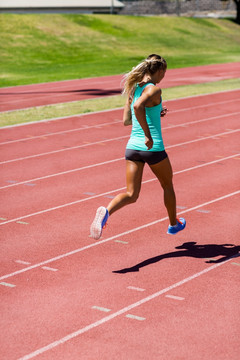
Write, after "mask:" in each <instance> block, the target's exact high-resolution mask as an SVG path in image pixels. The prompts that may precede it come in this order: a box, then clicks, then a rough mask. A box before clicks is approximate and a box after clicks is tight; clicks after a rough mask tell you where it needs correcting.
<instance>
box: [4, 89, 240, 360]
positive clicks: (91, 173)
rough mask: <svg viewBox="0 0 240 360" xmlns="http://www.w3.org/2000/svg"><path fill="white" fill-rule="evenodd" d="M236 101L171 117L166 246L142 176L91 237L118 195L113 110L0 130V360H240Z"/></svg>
mask: <svg viewBox="0 0 240 360" xmlns="http://www.w3.org/2000/svg"><path fill="white" fill-rule="evenodd" d="M239 95H240V91H231V92H225V93H218V94H213V95H209V96H200V97H193V98H188V99H181V100H180V99H179V100H176V101H169V102H168V104H167V105H168V108H170V110H171V111H170V112H169V114H168V115H167V116H166V117H165V118H164V119H163V124H162V126H163V128H164V131H163V134H164V139H165V144H166V148H167V151H168V153H169V156H170V158H171V162H172V165H173V169H174V183H175V189H176V193H177V199H178V212H179V215H181V214H182V216H184V217H185V218H186V219H187V227H186V230H184V231H183V232H182V233H180V234H178V235H176V236H169V235H167V234H166V229H167V226H168V221H167V218H166V211H165V208H164V206H163V200H162V190H161V188H160V185H159V184H158V182H157V181H156V179H155V178H154V177H153V175H152V173H151V172H150V170H149V169H148V168H147V167H146V168H145V172H144V179H143V185H142V191H141V196H140V198H139V199H138V202H137V203H135V204H133V205H131V206H129V207H126V208H124V209H122V210H121V211H119V212H118V213H117V214H116V215H113V216H112V217H111V218H110V219H109V225H108V227H107V229H106V230H104V234H103V238H101V240H100V241H98V242H95V241H93V239H91V238H89V237H88V234H89V226H90V223H91V221H92V219H93V217H94V214H95V209H96V208H97V207H98V206H99V205H106V204H107V203H108V201H109V200H110V198H109V197H111V196H114V195H115V194H117V193H118V192H119V191H122V190H123V189H124V188H125V174H124V160H123V153H124V148H125V145H126V142H127V137H128V136H129V131H130V128H128V127H123V126H122V125H121V123H120V116H121V114H120V111H119V110H116V111H108V112H104V113H96V114H89V115H83V116H78V117H72V118H70V119H69V120H66V119H64V120H63V119H58V120H56V121H48V122H41V123H36V124H29V125H23V126H16V127H12V128H5V129H1V130H0V134H1V140H0V146H1V154H2V155H1V164H0V166H1V167H2V170H3V171H1V183H0V184H1V185H0V186H1V187H0V193H1V204H2V207H1V213H0V217H1V222H0V229H1V231H2V233H3V235H2V237H1V239H2V242H1V249H2V251H1V264H2V266H1V273H2V275H1V276H0V292H1V307H2V322H1V328H0V330H1V334H4V336H2V337H1V343H0V345H1V356H2V359H7V360H12V359H22V360H23V359H24V360H27V359H35V358H37V359H45V360H55V359H56V360H59V359H64V360H65V359H66V360H68V359H69V360H72V359H84V360H85V359H89V360H90V359H91V360H92V359H97V360H102V359H121V360H123V359H130V360H135V359H143V360H145V359H164V360H165V359H168V360H175V359H184V360H190V359H191V360H192V359H193V358H194V359H197V360H202V359H212V360H215V359H216V358H217V359H220V360H226V359H231V360H237V359H238V358H239V350H240V344H239V336H238V334H239V330H240V325H239V321H238V319H239V315H240V311H239V279H240V260H239V250H240V243H239V215H238V214H239V212H238V208H239V194H240V191H239V175H240V174H239V172H240V171H239V164H240V163H239V161H240V149H239V113H240V106H239V103H238V102H237V101H236V100H237V99H238V98H239ZM226 106H227V109H228V112H227V113H226ZM87 126H88V128H87V129H86V127H87ZM116 138H118V139H116ZM82 145H84V146H83V147H82ZM106 174H107V176H106ZM120 189H122V190H120ZM221 260H225V261H221Z"/></svg>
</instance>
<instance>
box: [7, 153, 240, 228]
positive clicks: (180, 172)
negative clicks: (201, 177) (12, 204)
mask: <svg viewBox="0 0 240 360" xmlns="http://www.w3.org/2000/svg"><path fill="white" fill-rule="evenodd" d="M238 155H240V154H234V155H231V156H227V157H226V158H221V159H218V160H213V161H210V162H208V163H204V164H200V165H196V166H193V167H190V168H187V169H183V170H179V171H175V172H174V173H173V174H174V175H178V174H182V173H184V172H187V171H191V170H196V169H199V168H201V167H204V166H208V165H212V164H216V163H218V162H221V161H224V160H228V159H232V158H235V157H236V156H238ZM156 180H157V178H153V179H149V180H145V181H143V182H142V184H147V183H149V182H152V181H156ZM124 189H126V186H124V187H121V188H118V189H114V190H110V191H107V192H105V193H101V194H98V195H93V196H90V197H88V198H84V199H80V200H76V201H73V202H70V203H66V204H63V205H59V206H55V207H53V208H49V209H45V210H41V211H38V212H36V213H32V214H28V215H24V216H21V217H18V218H15V219H11V220H7V221H4V222H2V223H0V226H2V225H5V224H9V223H12V222H16V221H19V220H22V219H26V218H29V217H32V216H36V215H41V214H44V213H47V212H50V211H54V210H58V209H62V208H65V207H68V206H71V205H76V204H79V203H81V202H85V201H89V200H92V199H96V198H98V197H102V196H105V195H108V194H112V193H114V192H117V191H122V190H124Z"/></svg>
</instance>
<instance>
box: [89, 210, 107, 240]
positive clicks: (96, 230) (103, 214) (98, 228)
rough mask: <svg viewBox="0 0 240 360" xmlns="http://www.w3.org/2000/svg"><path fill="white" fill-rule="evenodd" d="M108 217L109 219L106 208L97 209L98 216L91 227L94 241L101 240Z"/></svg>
mask: <svg viewBox="0 0 240 360" xmlns="http://www.w3.org/2000/svg"><path fill="white" fill-rule="evenodd" d="M108 217H109V213H108V210H107V209H106V208H105V207H103V206H100V207H99V208H98V209H97V212H96V216H95V218H94V220H93V222H92V225H91V227H90V235H91V237H92V238H93V239H95V240H98V239H100V237H101V235H102V229H103V227H104V226H105V224H106V222H107V219H108Z"/></svg>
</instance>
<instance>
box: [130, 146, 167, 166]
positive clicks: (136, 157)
mask: <svg viewBox="0 0 240 360" xmlns="http://www.w3.org/2000/svg"><path fill="white" fill-rule="evenodd" d="M166 158H167V153H166V151H165V150H163V151H140V150H132V149H126V152H125V159H126V160H131V161H141V162H143V163H145V162H146V163H147V164H148V165H154V164H157V163H159V162H160V161H162V160H164V159H166Z"/></svg>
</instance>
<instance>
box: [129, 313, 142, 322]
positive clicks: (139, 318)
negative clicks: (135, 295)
mask: <svg viewBox="0 0 240 360" xmlns="http://www.w3.org/2000/svg"><path fill="white" fill-rule="evenodd" d="M126 317H127V318H129V319H133V320H138V321H144V320H146V318H144V317H141V316H136V315H132V314H127V315H126Z"/></svg>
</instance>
